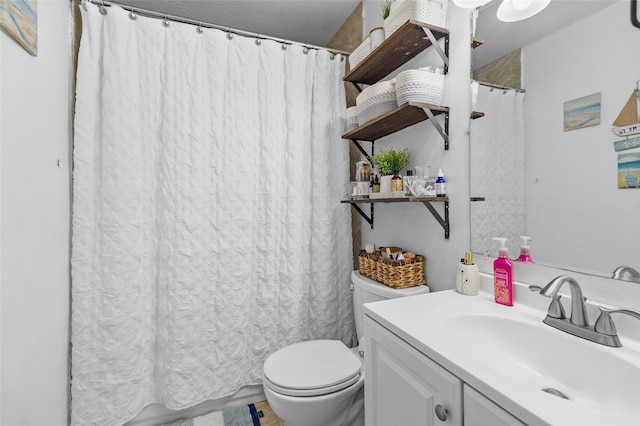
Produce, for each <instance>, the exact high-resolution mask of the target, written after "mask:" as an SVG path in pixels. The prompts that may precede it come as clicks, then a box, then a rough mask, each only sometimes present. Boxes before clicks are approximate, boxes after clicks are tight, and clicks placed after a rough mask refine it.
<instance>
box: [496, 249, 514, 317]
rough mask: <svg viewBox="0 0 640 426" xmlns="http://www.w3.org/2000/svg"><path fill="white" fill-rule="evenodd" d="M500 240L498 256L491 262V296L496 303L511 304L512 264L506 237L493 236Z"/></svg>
mask: <svg viewBox="0 0 640 426" xmlns="http://www.w3.org/2000/svg"><path fill="white" fill-rule="evenodd" d="M494 240H496V241H499V242H500V248H499V250H498V258H497V259H496V260H495V261H494V262H493V297H494V299H495V301H496V303H500V304H501V305H505V306H513V264H512V263H511V261H510V260H509V250H508V249H507V239H506V238H494Z"/></svg>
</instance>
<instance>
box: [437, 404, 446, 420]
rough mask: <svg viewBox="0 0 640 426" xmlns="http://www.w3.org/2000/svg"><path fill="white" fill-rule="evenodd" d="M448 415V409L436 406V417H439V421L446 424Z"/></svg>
mask: <svg viewBox="0 0 640 426" xmlns="http://www.w3.org/2000/svg"><path fill="white" fill-rule="evenodd" d="M447 414H449V412H448V411H447V409H446V408H444V407H443V406H442V405H440V404H438V405H436V416H437V417H438V419H439V420H440V421H443V422H446V421H447Z"/></svg>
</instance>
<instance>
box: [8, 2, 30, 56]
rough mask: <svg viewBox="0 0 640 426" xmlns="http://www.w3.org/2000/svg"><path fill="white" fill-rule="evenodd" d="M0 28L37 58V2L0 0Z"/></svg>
mask: <svg viewBox="0 0 640 426" xmlns="http://www.w3.org/2000/svg"><path fill="white" fill-rule="evenodd" d="M0 27H2V30H3V31H4V32H6V33H8V34H9V35H11V36H12V37H13V38H15V39H16V40H17V41H18V43H20V45H21V46H22V47H24V49H25V50H26V51H27V52H29V53H30V54H31V55H33V56H38V0H0Z"/></svg>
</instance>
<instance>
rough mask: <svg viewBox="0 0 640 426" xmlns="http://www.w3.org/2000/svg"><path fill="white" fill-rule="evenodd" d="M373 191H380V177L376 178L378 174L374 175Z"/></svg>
mask: <svg viewBox="0 0 640 426" xmlns="http://www.w3.org/2000/svg"><path fill="white" fill-rule="evenodd" d="M373 192H380V179H378V175H376V178H375V180H374V181H373Z"/></svg>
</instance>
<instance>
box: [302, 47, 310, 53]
mask: <svg viewBox="0 0 640 426" xmlns="http://www.w3.org/2000/svg"><path fill="white" fill-rule="evenodd" d="M302 53H304V54H305V55H306V54H307V53H309V48H308V47H307V46H305V47H304V49H302Z"/></svg>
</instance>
